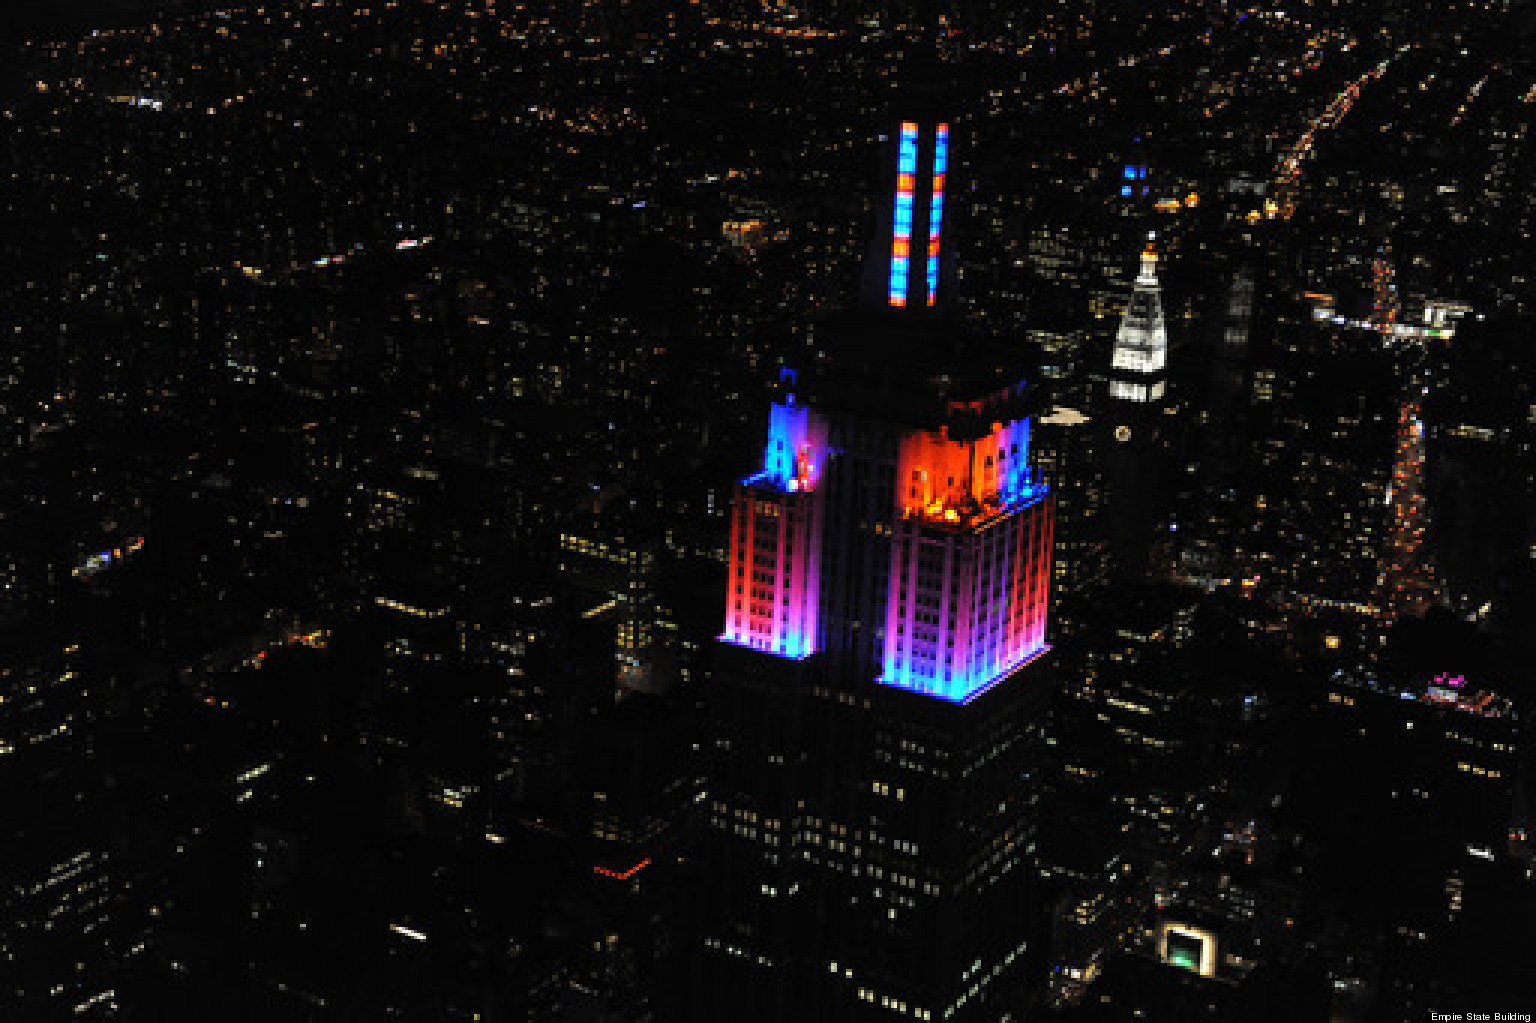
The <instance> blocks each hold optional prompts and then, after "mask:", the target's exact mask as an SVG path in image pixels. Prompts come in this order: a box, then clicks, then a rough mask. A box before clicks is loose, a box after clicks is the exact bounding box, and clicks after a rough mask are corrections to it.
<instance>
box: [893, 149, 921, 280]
mask: <svg viewBox="0 0 1536 1023" xmlns="http://www.w3.org/2000/svg"><path fill="white" fill-rule="evenodd" d="M916 174H917V125H916V124H915V123H914V122H912V121H903V122H902V125H901V144H900V146H899V147H898V148H897V151H896V223H895V227H894V234H895V237H894V238H893V239H892V241H891V282H890V283H891V287H890V302H891V305H893V306H905V305H906V304H907V269H908V267H909V265H910V264H909V263H908V252H909V249H910V246H911V244H912V179H913V177H914V176H915V175H916Z"/></svg>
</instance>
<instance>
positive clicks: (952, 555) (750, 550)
mask: <svg viewBox="0 0 1536 1023" xmlns="http://www.w3.org/2000/svg"><path fill="white" fill-rule="evenodd" d="M934 110H935V106H934V105H933V104H932V103H931V101H929V102H927V103H925V102H924V101H923V99H922V97H918V98H916V99H915V100H913V101H912V102H911V104H910V105H909V106H908V107H907V108H906V111H909V112H906V113H905V116H906V117H907V118H908V119H907V120H903V121H901V122H900V123H899V128H898V131H897V133H896V136H895V143H896V152H895V154H894V159H893V161H892V164H893V167H894V170H895V181H894V189H893V194H894V197H895V199H894V203H893V204H892V207H891V208H890V210H889V212H888V214H887V218H888V219H884V220H883V222H882V223H881V225H880V231H879V233H878V234H877V238H876V243H875V248H874V252H873V254H872V256H871V258H870V266H869V269H868V271H867V272H866V274H865V286H864V292H863V295H862V298H861V301H860V303H859V304H858V306H857V307H856V308H855V309H853V310H850V311H849V312H848V313H847V314H846V315H845V316H844V317H843V318H842V319H841V320H839V321H838V322H835V323H833V324H832V325H831V329H829V330H828V331H827V332H826V334H825V336H828V337H831V338H833V339H835V340H834V342H833V343H834V345H835V347H836V350H835V352H832V353H829V356H828V357H827V358H826V359H824V360H823V362H822V364H821V367H820V371H819V372H818V373H816V374H815V375H813V376H808V377H807V379H806V380H805V381H804V385H805V386H804V387H802V386H801V383H802V382H801V381H799V380H798V379H796V378H795V377H793V376H788V377H787V378H786V380H785V384H786V388H785V390H786V393H784V394H783V395H782V396H781V397H782V400H780V401H777V402H775V403H774V404H773V406H772V409H771V411H770V415H769V423H768V441H767V444H766V447H765V451H764V457H763V463H762V467H761V469H759V470H758V471H757V472H755V473H753V474H752V475H750V476H747V477H746V478H745V479H743V480H742V481H741V483H740V485H739V486H738V488H737V491H736V496H735V502H734V511H733V514H732V522H731V544H730V558H729V565H728V582H727V594H726V609H725V628H724V631H723V633H722V635H721V637H720V644H719V648H718V651H717V653H718V657H717V664H716V670H715V673H714V678H713V680H712V683H711V690H710V692H711V700H710V705H711V709H712V715H711V717H712V722H713V727H714V734H713V736H712V739H713V746H714V748H713V750H712V754H713V759H712V763H711V766H710V772H709V782H708V792H707V795H706V817H707V821H708V823H709V825H710V832H711V836H710V837H711V843H710V847H709V849H708V854H707V857H706V858H707V860H708V870H707V875H708V888H707V891H706V894H705V900H704V901H705V905H704V917H703V933H702V936H701V937H702V943H703V948H702V950H701V951H702V954H703V959H702V960H701V963H700V967H699V969H700V976H699V978H698V984H697V990H696V995H697V998H696V1009H697V1011H698V1016H697V1018H699V1019H732V1020H783V1019H794V1018H806V1019H817V1020H828V1021H831V1020H863V1019H869V1020H875V1019H879V1020H889V1019H892V1018H906V1019H912V1020H970V1019H977V1020H982V1019H984V1020H988V1021H995V1020H1002V1019H1008V1018H1017V1013H1018V1012H1019V1008H1020V1006H1021V1004H1022V1001H1023V996H1022V990H1023V987H1024V984H1025V978H1026V976H1027V970H1026V962H1027V961H1028V960H1029V959H1030V958H1031V957H1035V956H1038V955H1039V953H1040V951H1041V950H1040V945H1041V941H1040V935H1041V934H1042V933H1043V931H1044V928H1045V924H1046V918H1047V906H1046V905H1045V904H1044V900H1043V899H1041V898H1038V897H1035V896H1033V895H1032V892H1031V886H1032V884H1033V881H1032V879H1031V878H1032V871H1030V870H1029V869H1027V867H1026V864H1027V862H1028V856H1029V854H1030V853H1031V851H1032V849H1033V844H1034V833H1035V826H1036V824H1035V820H1036V816H1037V811H1036V810H1035V808H1034V796H1033V794H1032V793H1033V790H1032V785H1033V784H1035V783H1034V781H1033V779H1032V778H1031V775H1030V764H1031V752H1030V751H1031V747H1032V745H1033V740H1034V736H1035V734H1036V732H1037V729H1038V722H1039V720H1040V719H1041V716H1042V715H1041V705H1042V704H1043V702H1044V700H1045V699H1046V697H1047V696H1048V693H1049V674H1048V673H1047V672H1046V671H1045V670H1044V668H1043V666H1042V665H1041V664H1040V663H1039V662H1040V660H1041V658H1042V657H1043V655H1044V654H1045V653H1046V652H1047V650H1048V646H1047V643H1046V631H1045V630H1046V614H1047V605H1048V591H1049V586H1050V577H1051V550H1052V524H1053V520H1054V498H1053V495H1051V494H1050V493H1048V491H1047V488H1046V487H1045V485H1044V484H1043V483H1042V482H1041V481H1040V479H1039V478H1038V477H1037V475H1036V474H1035V472H1034V471H1033V470H1032V469H1031V467H1030V464H1029V442H1030V418H1029V415H1028V412H1027V409H1028V406H1027V405H1026V402H1025V397H1024V395H1025V391H1024V386H1023V384H1022V382H1020V381H1019V380H1018V378H1017V377H1016V376H1014V375H1012V374H1011V371H1010V363H1011V360H1012V359H1013V358H1016V357H1017V355H1018V354H1021V353H1014V352H1011V351H1009V350H1008V349H1007V348H1006V347H1002V348H998V347H995V346H994V344H993V343H992V342H989V341H987V340H986V339H984V338H980V337H970V336H968V334H967V332H966V330H965V326H964V323H963V322H962V321H961V319H960V318H959V317H958V315H957V314H956V313H955V312H954V310H953V307H952V305H951V303H950V301H949V297H950V296H949V292H950V290H951V285H950V283H949V282H950V280H951V278H952V274H951V273H950V272H949V270H948V266H947V264H948V261H949V260H948V255H949V254H948V251H947V247H948V243H947V239H946V235H945V229H946V225H945V209H944V195H945V177H946V173H947V171H948V161H949V143H950V137H951V133H950V127H949V124H948V122H946V121H945V120H943V119H942V118H941V117H939V116H935V114H934ZM1019 348H1020V349H1021V351H1022V348H1023V345H1022V343H1021V344H1020V345H1019ZM791 387H792V388H793V389H794V391H795V392H797V393H788V391H789V388H791Z"/></svg>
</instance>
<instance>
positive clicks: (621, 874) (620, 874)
mask: <svg viewBox="0 0 1536 1023" xmlns="http://www.w3.org/2000/svg"><path fill="white" fill-rule="evenodd" d="M650 865H651V858H650V857H649V856H647V857H646V858H645V859H643V860H641V861H640V862H639V863H636V864H635V865H634V866H633V867H630V868H629V869H628V870H625V871H618V870H609V869H608V868H607V867H593V868H592V870H593V872H594V873H598V874H601V875H603V876H604V877H611V878H613V879H614V880H615V881H628V880H629V879H630V878H632V877H634V876H635V875H636V874H638V873H640V871H642V870H644V869H645V868H646V867H648V866H650Z"/></svg>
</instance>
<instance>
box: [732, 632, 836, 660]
mask: <svg viewBox="0 0 1536 1023" xmlns="http://www.w3.org/2000/svg"><path fill="white" fill-rule="evenodd" d="M715 638H716V639H718V640H719V641H720V642H722V643H729V644H731V646H739V647H741V648H742V649H743V650H756V651H757V652H759V653H764V654H773V655H774V656H775V657H782V658H784V659H785V660H789V661H803V660H805V659H806V658H807V657H809V656H811V654H812V653H814V652H815V651H813V650H812V649H811V644H810V643H809V641H807V639H806V638H805V637H804V636H802V635H800V634H799V633H795V634H793V635H791V634H788V633H786V634H785V636H784V638H783V639H782V640H781V641H780V642H779V643H778V645H777V646H774V645H770V644H767V643H753V642H750V641H748V640H744V639H738V638H737V637H735V636H732V635H730V634H729V633H722V634H721V635H719V636H716V637H715Z"/></svg>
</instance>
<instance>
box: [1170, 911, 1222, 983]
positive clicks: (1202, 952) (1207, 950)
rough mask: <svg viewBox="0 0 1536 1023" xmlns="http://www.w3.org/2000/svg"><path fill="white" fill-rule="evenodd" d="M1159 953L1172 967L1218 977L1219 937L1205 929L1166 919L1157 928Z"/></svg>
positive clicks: (1203, 975)
mask: <svg viewBox="0 0 1536 1023" xmlns="http://www.w3.org/2000/svg"><path fill="white" fill-rule="evenodd" d="M1157 952H1158V957H1159V958H1161V959H1162V961H1163V962H1165V963H1167V964H1168V965H1169V966H1177V967H1179V968H1180V969H1182V970H1188V971H1190V972H1191V973H1198V974H1200V976H1202V977H1214V976H1216V935H1215V934H1213V933H1211V932H1210V931H1208V930H1206V929H1204V928H1203V927H1196V926H1194V925H1193V924H1183V923H1175V922H1174V921H1171V920H1164V921H1163V922H1162V923H1160V924H1158V927H1157Z"/></svg>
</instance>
